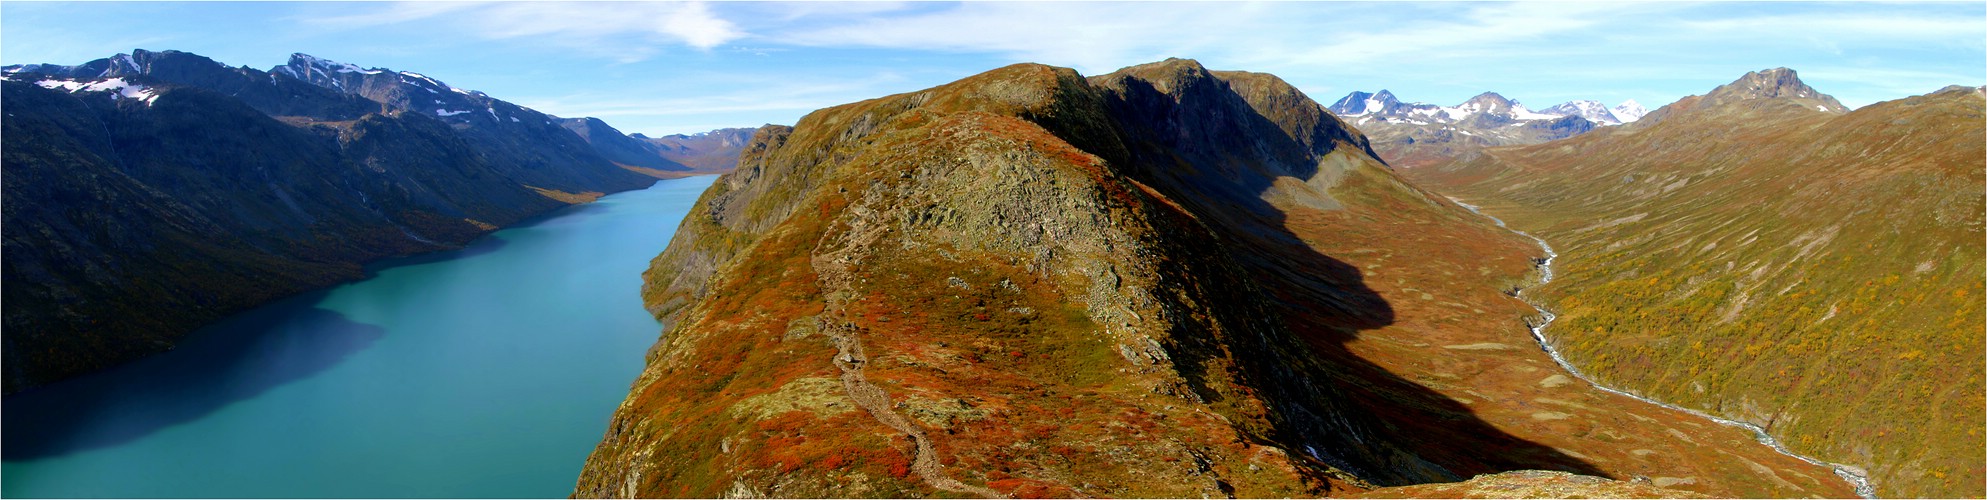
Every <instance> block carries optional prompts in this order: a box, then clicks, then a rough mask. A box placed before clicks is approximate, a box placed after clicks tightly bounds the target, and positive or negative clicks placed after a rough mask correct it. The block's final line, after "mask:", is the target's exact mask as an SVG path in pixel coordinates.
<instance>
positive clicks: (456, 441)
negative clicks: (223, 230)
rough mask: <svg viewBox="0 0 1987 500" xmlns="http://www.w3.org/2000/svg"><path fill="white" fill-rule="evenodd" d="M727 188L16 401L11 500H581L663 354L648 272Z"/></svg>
mask: <svg viewBox="0 0 1987 500" xmlns="http://www.w3.org/2000/svg"><path fill="white" fill-rule="evenodd" d="M712 179H713V178H712V177H692V178H686V179H675V180H666V181H661V182H658V183H656V185H655V186H654V187H651V188H649V189H647V190H642V191H632V192H626V193H619V194H615V195H611V196H607V197H604V198H601V199H600V200H599V201H596V202H594V203H591V204H586V205H580V206H574V207H569V208H566V209H562V210H561V211H558V212H555V213H553V214H550V215H548V216H545V217H542V218H539V219H535V220H533V221H531V222H527V223H525V224H522V225H519V226H517V227H513V228H509V229H504V230H502V231H497V232H495V233H492V234H490V235H488V236H485V237H484V238H482V239H479V240H477V241H475V242H472V243H470V244H469V246H468V247H466V248H464V249H462V250H458V251H450V252H441V253H435V254H428V255H422V256H416V257H409V258H402V259H395V260H390V261H385V262H381V263H379V264H377V265H375V266H373V267H372V269H373V271H374V272H375V273H376V275H375V276H374V277H372V278H370V279H367V280H364V281H360V282H355V283H350V284H346V285H341V286H338V287H336V288H332V289H329V290H324V291H320V292H315V293H311V294H307V295H304V296H299V297H294V298H291V299H287V300H284V301H281V302H277V303H274V304H270V305H268V306H265V307H262V308H259V309H255V310H252V311H248V312H245V313H242V314H240V315H237V316H234V317H231V318H229V319H227V320H225V321H222V322H220V323H217V324H214V325H211V326H209V327H207V328H205V329H202V330H200V331H199V332H196V333H194V334H193V335H192V336H190V337H188V338H187V339H186V340H185V341H183V342H182V343H181V344H180V346H179V348H178V349H176V350H174V351H172V352H168V353H165V354H161V355H158V356H153V357H150V358H146V359H143V360H140V361H138V362H136V363H132V364H129V365H125V366H122V367H119V368H116V369H113V370H110V371H106V372H102V373H97V374H93V375H89V376H85V377H82V378H78V379H73V380H68V381H65V382H62V383H58V384H55V385H51V386H47V387H43V388H40V389H37V390H33V391H28V392H24V393H21V394H17V395H14V396H9V397H7V398H6V399H5V400H4V401H0V413H4V414H0V425H4V433H0V438H4V444H3V445H0V454H4V462H0V496H5V497H8V498H22V497H153V498H159V497H166V498H171V497H218V498H227V497H347V498H364V497H396V498H398V497H565V496H566V495H567V494H569V493H571V492H572V487H573V482H574V480H575V479H576V478H577V477H578V475H579V471H580V466H581V465H582V464H583V463H584V462H585V460H586V456H587V454H588V453H590V452H592V451H593V447H594V445H595V444H596V443H598V442H599V440H600V437H601V434H602V432H604V431H605V430H606V428H607V421H608V418H609V417H610V416H611V415H612V413H613V411H614V408H615V407H616V406H617V405H619V404H620V403H621V400H622V399H623V398H624V397H626V396H627V390H628V384H629V383H630V382H632V381H634V379H635V376H636V375H638V374H639V373H640V372H641V369H642V356H643V353H644V352H645V351H646V350H647V349H648V348H649V346H650V345H651V344H653V343H654V342H655V340H656V338H657V335H658V333H659V332H658V330H657V325H656V322H655V321H654V320H653V319H651V318H650V317H649V315H648V313H647V312H646V311H644V310H643V309H642V304H641V297H640V295H639V293H640V287H641V280H642V278H641V273H642V271H643V270H644V269H647V268H648V262H649V259H652V258H654V257H655V256H656V254H658V253H660V252H661V251H662V249H663V247H664V246H666V245H667V244H668V242H669V238H670V236H671V234H672V233H674V232H675V230H676V225H677V223H679V222H681V221H682V220H683V216H684V214H686V213H687V212H688V211H689V209H690V206H691V205H692V204H694V203H695V202H696V199H697V196H698V195H699V194H701V193H702V192H703V190H704V188H705V187H707V186H709V185H710V183H711V181H712Z"/></svg>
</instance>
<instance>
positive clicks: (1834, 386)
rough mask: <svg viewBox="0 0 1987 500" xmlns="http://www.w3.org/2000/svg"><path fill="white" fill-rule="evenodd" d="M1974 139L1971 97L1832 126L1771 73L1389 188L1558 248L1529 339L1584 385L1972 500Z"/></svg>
mask: <svg viewBox="0 0 1987 500" xmlns="http://www.w3.org/2000/svg"><path fill="white" fill-rule="evenodd" d="M1983 127H1987V99H1983V91H1982V89H1981V88H1979V87H1959V86H1954V87H1947V88H1945V89H1941V90H1939V91H1937V92H1932V93H1929V94H1926V95H1921V96H1914V97H1908V98H1904V99H1898V100H1892V101H1885V102H1879V103H1875V104H1871V105H1869V106H1865V107H1862V108H1860V109H1857V110H1855V111H1850V110H1848V109H1847V108H1845V107H1843V106H1842V104H1841V103H1839V102H1836V100H1835V98H1833V97H1830V96H1828V95H1827V94H1823V93H1821V92H1818V91H1816V90H1815V89H1814V88H1812V87H1809V86H1808V85H1807V84H1806V83H1803V82H1802V81H1801V80H1800V78H1799V76H1798V75H1797V74H1796V73H1795V72H1794V71H1793V70H1790V69H1787V68H1774V69H1769V70H1762V71H1755V72H1751V73H1748V74H1746V75H1745V76H1743V77H1741V78H1739V79H1738V80H1736V81H1733V82H1731V83H1728V84H1725V85H1721V86H1718V87H1717V88H1715V89H1712V90H1711V91H1710V92H1708V93H1706V94H1704V95H1701V96H1689V97H1685V98H1683V99H1680V100H1678V101H1677V102H1676V103H1673V104H1670V105H1668V106H1664V107H1662V108H1660V109H1657V110H1656V111H1654V112H1651V113H1649V114H1648V115H1647V116H1645V117H1643V118H1642V120H1641V121H1638V122H1636V123H1632V124H1629V125H1625V126H1622V127H1610V128H1607V129H1602V130H1598V131H1595V132H1592V133H1589V134H1586V135H1582V136H1579V137H1574V138H1570V139H1566V140H1562V141H1556V142H1552V143H1549V144H1541V145H1536V146H1525V147H1511V148H1498V149H1496V150H1492V151H1487V152H1485V153H1483V154H1480V155H1475V156H1472V157H1465V158H1457V159H1456V160H1454V161H1451V162H1446V163H1438V164H1434V165H1429V166H1426V167H1424V168H1417V169H1413V170H1411V171H1407V172H1406V174H1407V175H1408V176H1409V177H1410V178H1412V179H1414V180H1415V181H1416V182H1417V183H1420V184H1423V185H1427V186H1430V187H1431V188H1433V189H1438V190H1441V191H1443V192H1445V193H1450V194H1453V195H1456V196H1458V197H1459V198H1463V199H1465V200H1468V201H1469V202H1471V203H1477V204H1480V205H1483V207H1484V209H1485V211H1487V212H1490V213H1494V214H1499V215H1500V216H1502V217H1504V218H1506V219H1507V220H1509V221H1510V223H1511V224H1512V225H1513V226H1514V227H1517V228H1520V229H1523V230H1526V231H1529V232H1532V233H1534V234H1537V235H1539V236H1540V237H1543V238H1545V239H1547V240H1549V241H1550V242H1551V244H1552V246H1553V247H1555V248H1557V249H1558V250H1559V252H1560V259H1558V260H1559V262H1560V264H1559V269H1558V271H1559V273H1558V274H1559V276H1560V279H1557V280H1554V281H1553V282H1552V283H1551V284H1550V285H1548V286H1546V287H1543V288H1542V289H1540V290H1538V293H1539V294H1540V296H1541V297H1545V299H1546V303H1547V304H1548V307H1550V308H1551V309H1553V310H1554V311H1555V312H1556V313H1557V314H1558V315H1559V319H1558V321H1557V322H1555V323H1553V325H1552V326H1551V327H1550V329H1548V330H1547V331H1546V333H1547V335H1548V336H1550V337H1551V338H1552V341H1553V343H1554V344H1555V345H1557V346H1558V348H1559V349H1560V350H1561V351H1563V352H1564V353H1565V355H1566V357H1567V358H1568V359H1570V360H1572V361H1573V362H1574V363H1575V364H1576V365H1578V366H1580V367H1582V368H1583V369H1584V370H1587V371H1588V373H1591V374H1593V375H1594V376H1595V377H1596V378H1598V379H1600V380H1602V381H1605V382H1607V383H1609V384H1615V385H1617V386H1618V387H1621V388H1624V389H1627V390H1631V391H1634V392H1638V393H1642V394H1647V395H1650V396H1653V397H1656V398H1658V399H1662V400H1665V401H1669V402H1673V403H1677V404H1680V405H1683V406H1687V407H1693V408H1697V409H1701V410H1703V411H1706V412H1709V413H1713V414H1718V415H1722V416H1725V417H1727V418H1732V419H1736V420H1742V421H1746V422H1751V423H1754V424H1757V425H1759V426H1760V427H1761V428H1763V429H1765V430H1766V431H1767V432H1769V433H1771V434H1772V435H1774V436H1777V437H1778V438H1779V439H1780V440H1781V441H1782V442H1783V443H1785V444H1786V445H1787V447H1789V448H1791V449H1793V450H1795V451H1796V452H1800V453H1804V454H1809V455H1811V456H1815V457H1818V458H1821V459H1823V460H1828V461H1832V462H1838V463H1847V464H1852V465H1855V466H1858V467H1861V468H1863V469H1865V470H1867V471H1868V474H1869V477H1870V479H1871V480H1872V482H1873V483H1874V484H1875V486H1876V493H1877V494H1878V495H1880V496H1882V497H1887V498H1889V497H1902V498H1914V497H1932V498H1977V497H1980V496H1982V495H1983V494H1987V490H1983V484H1984V483H1983V481H1987V477H1983V472H1982V468H1981V463H1982V462H1981V460H1982V457H1981V453H1980V450H1981V448H1980V443H1981V435H1980V432H1981V429H1982V427H1983V425H1987V415H1983V409H1987V402H1983V394H1982V387H1983V378H1987V374H1983V371H1987V366H1983V364H1982V363H1981V353H1982V351H1983V345H1982V343H1983V339H1987V329H1983V326H1982V325H1983V302H1982V300H1981V297H1982V295H1987V293H1984V292H1987V291H1983V286H1987V284H1983V282H1982V280H1981V276H1982V274H1983V272H1987V271H1983V265H1987V249H1983V246H1987V245H1983V241H1987V237H1983V225H1982V218H1983V207H1987V141H1983V140H1982V137H1983V134H1987V131H1983ZM1528 293H1529V292H1528Z"/></svg>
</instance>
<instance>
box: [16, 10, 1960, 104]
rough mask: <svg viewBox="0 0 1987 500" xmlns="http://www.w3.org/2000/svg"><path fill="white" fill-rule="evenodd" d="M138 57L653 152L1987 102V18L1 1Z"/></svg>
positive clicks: (47, 42)
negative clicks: (1173, 103)
mask: <svg viewBox="0 0 1987 500" xmlns="http://www.w3.org/2000/svg"><path fill="white" fill-rule="evenodd" d="M217 26H226V27H227V29H215V28H216V27H217ZM134 48H143V49H147V50H169V49H170V50H182V51H187V52H192V53H196V54H200V55H203V56H207V57H211V58H213V59H215V60H217V61H220V62H222V63H224V64H229V65H235V66H244V65H245V66H249V67H253V68H257V69H268V68H271V67H274V66H278V65H281V64H283V63H284V62H285V61H286V60H287V59H288V56H289V54H290V53H292V52H302V53H307V54H311V55H315V56H318V57H323V58H326V59H332V60H337V61H342V62H347V63H352V64H356V65H359V66H362V67H368V68H371V67H384V68H391V69H395V70H402V71H416V72H420V73H423V74H427V75H429V76H432V77H435V78H437V79H440V80H442V81H445V82H448V83H449V84H451V85H454V86H457V87H461V88H465V89H475V90H481V91H484V92H487V93H489V94H490V95H492V96H495V97H497V98H500V99H505V100H509V101H512V102H515V103H518V104H521V105H525V106H529V107H532V108H534V109H538V110H540V111H544V112H546V113H551V114H554V115H559V116H567V117H581V116H594V117H599V118H602V119H604V120H607V122H608V123H610V124H612V125H614V126H615V127H616V128H619V129H621V130H623V131H625V132H642V133H646V134H649V135H663V134H671V133H695V132H700V131H705V130H710V129H715V128H721V127H741V126H744V127H750V126H757V125H760V124H764V123H782V124H792V123H793V122H794V121H796V120H798V119H799V118H800V116H802V115H803V114H805V113H807V112H809V111H812V110H815V109H819V108H822V107H827V106H833V105H837V104H843V103H847V102H853V101H857V100H862V99H868V98H874V97H879V96H882V95H887V94H892V93H899V92H908V91H914V90H918V89H922V88H926V87H931V86H934V85H939V84H943V83H946V82H950V81H953V80H956V79H959V78H963V77H965V76H969V75H972V74H975V73H979V72H983V71H986V70H989V69H993V68H996V67H999V66H1004V65H1007V64H1012V63H1017V62H1039V63H1044V64H1051V65H1057V66H1068V67H1072V68H1076V69H1077V70H1078V71H1080V72H1082V73H1084V74H1086V75H1095V74H1102V73H1107V72H1110V71H1113V70H1116V69H1118V68H1121V67H1124V66H1130V65H1134V64H1140V63H1145V62H1151V61H1156V60H1161V59H1165V58H1167V57H1185V58H1194V59H1198V60H1200V61H1201V62H1202V63H1203V64H1205V65H1207V66H1208V67H1210V68H1213V69H1223V70H1246V71H1258V72H1267V73H1273V74H1276V75H1278V76H1281V77H1283V78H1284V79H1285V80H1287V81H1289V82H1290V83H1292V84H1293V85H1296V86H1297V87H1298V88H1300V89H1302V90H1303V91H1304V92H1305V93H1306V94H1308V95H1310V96H1311V97H1312V98H1313V99H1315V100H1318V101H1320V102H1323V103H1326V104H1329V103H1330V102H1331V101H1334V100H1336V99H1338V98H1339V97H1341V96H1343V95H1345V94H1346V93H1348V92H1351V91H1355V90H1360V91H1367V92H1375V91H1379V90H1382V89H1386V90H1391V91H1393V92H1394V93H1395V94H1396V95H1398V96H1400V98H1401V99H1402V100H1404V101H1418V102H1427V103H1432V104H1440V105H1454V104H1456V103H1460V102H1463V100H1465V99H1468V98H1469V97H1471V96H1474V95H1476V94H1478V93H1481V92H1485V91H1494V92H1498V93H1500V94H1502V95H1504V96H1506V97H1509V98H1511V99H1514V100H1518V101H1520V102H1523V103H1524V104H1526V105H1527V106H1528V107H1531V108H1533V109H1541V108H1545V107H1548V106H1551V105H1554V104H1558V103H1561V102H1565V101H1569V100H1574V99H1592V100H1598V101H1601V102H1603V103H1605V104H1607V105H1609V106H1613V105H1614V104H1617V103H1619V102H1621V101H1623V100H1627V99H1634V100H1637V101H1639V102H1641V103H1643V104H1644V105H1646V106H1648V107H1649V108H1651V109H1654V108H1655V107H1657V106H1659V105H1662V104H1666V103H1669V102H1672V101H1675V100H1676V99H1678V98H1681V97H1683V96H1685V95H1692V94H1702V93H1704V92H1706V91H1709V90H1710V89H1711V88H1712V87H1715V86H1717V85H1720V84H1724V83H1727V82H1730V81H1731V80H1733V79H1736V78H1738V77H1739V76H1740V75H1743V74H1745V72H1747V71H1754V70H1759V69H1765V68H1772V67H1780V66H1785V67H1790V68H1793V69H1795V70H1797V71H1799V72H1800V74H1801V77H1802V79H1804V80H1805V81H1807V83H1808V84H1809V85H1811V86H1814V87H1815V88H1816V89H1817V90H1820V91H1822V92H1825V93H1828V94H1831V95H1834V96H1836V97H1837V98H1838V99H1840V100H1841V101H1842V102H1843V103H1844V104H1846V105H1849V106H1851V107H1860V106H1864V105H1868V104H1870V103H1873V102H1877V101H1883V100H1891V99H1898V98H1903V97H1907V96H1911V95H1917V94H1924V93H1928V92H1932V91H1935V90H1937V89H1939V88H1941V87H1944V86H1946V85H1952V84H1960V85H1981V84H1983V83H1987V4H1983V3H1981V2H1933V3H1858V2H1849V3H1802V2H1764V3H1724V2H1710V3H1678V2H1661V3H1630V2H1591V3H1556V2H1555V3H1546V2H1519V3H1476V2H1438V3H1414V2H1268V3H1205V2H1157V3H1145V2H972V3H926V2H910V3H886V2H864V3H831V2H803V3H775V2H710V3H704V2H690V3H683V2H665V3H583V2H557V3H526V2H494V3H473V2H396V3H385V2H362V3H329V2H298V3H291V2H270V3H237V2H190V3H175V2H135V3H126V2H75V3H71V2H20V1H8V2H4V3H0V64H28V63H56V64H80V63H83V62H87V61H89V60H92V59H98V58H103V57H109V56H111V55H114V54H117V53H128V52H130V51H131V50H132V49H134Z"/></svg>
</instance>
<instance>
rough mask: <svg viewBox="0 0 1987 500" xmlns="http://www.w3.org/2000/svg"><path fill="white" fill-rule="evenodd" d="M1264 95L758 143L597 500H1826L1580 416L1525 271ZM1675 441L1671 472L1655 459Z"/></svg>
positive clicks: (937, 111)
mask: <svg viewBox="0 0 1987 500" xmlns="http://www.w3.org/2000/svg"><path fill="white" fill-rule="evenodd" d="M1366 143H1367V141H1366V139H1365V137H1364V136H1362V135H1360V134H1359V133H1358V132H1357V131H1356V130H1354V129H1352V128H1351V127H1349V126H1347V125H1345V124H1344V123H1343V122H1342V121H1340V120H1339V119H1337V118H1336V117H1334V116H1332V115H1330V114H1329V113H1327V112H1325V110H1324V109H1323V107H1322V106H1319V105H1318V104H1317V103H1316V102H1313V101H1311V100H1310V99H1309V98H1308V97H1306V96H1304V95H1303V93H1302V92H1299V91H1297V90H1296V89H1295V88H1293V87H1290V86H1289V85H1288V84H1287V83H1285V82H1283V81H1282V80H1281V79H1278V78H1276V77H1274V76H1271V75H1265V74H1257V73H1243V72H1222V71H1208V70H1206V69H1205V68H1202V67H1201V66H1200V65H1199V64H1198V63H1194V62H1192V61H1185V60H1167V61H1164V62H1159V63H1153V64H1147V65H1140V66H1134V67H1130V68H1125V69H1123V70H1121V71H1118V72H1115V73H1111V74H1106V75H1099V76H1094V77H1088V78H1085V77H1082V76H1080V75H1078V74H1076V73H1075V72H1074V71H1071V70H1068V69H1063V68H1052V67H1047V66H1040V65H1028V64H1023V65H1015V66H1010V67H1006V68H1001V69H997V70H993V71H989V72H987V73H983V74H980V75H976V76H973V77H970V78H967V79H964V80H961V81H958V82H954V83H951V84H947V85H943V86H939V87H934V88H931V89H926V90H923V91H919V92H913V93H906V94H899V95H893V96H886V97H882V98H878V99H873V100H869V101H863V102H858V103H852V104H848V105H843V106H837V107H833V108H828V109H824V110H820V111H817V112H815V113H812V114H810V115H808V116H807V117H806V118H803V119H802V120H801V121H800V122H799V123H797V124H796V125H795V126H793V127H791V128H789V127H766V128H762V129H760V130H759V132H758V133H757V134H756V135H755V136H754V138H753V140H752V141H751V143H750V144H748V145H747V146H746V148H745V150H744V152H743V154H742V156H741V161H740V163H739V168H738V169H737V170H735V171H733V172H732V173H730V174H727V175H726V176H724V177H721V178H719V179H718V180H717V181H716V183H715V184H714V185H713V186H712V188H711V189H710V190H709V191H707V192H706V193H705V194H704V196H703V197H702V199H700V200H699V202H698V205H697V208H696V209H695V210H693V212H692V215H691V216H690V217H688V218H686V219H685V220H684V221H683V222H682V226H681V229H679V231H678V232H677V233H676V236H675V237H674V239H673V241H672V242H671V244H670V247H669V248H668V250H666V251H664V252H663V254H662V255H661V256H659V257H658V258H657V259H656V260H655V261H653V262H652V265H651V268H650V270H649V272H648V273H647V275H646V276H645V278H646V280H645V281H646V287H645V289H644V299H645V302H646V303H647V304H648V305H649V307H650V308H651V310H652V311H654V312H655V313H656V315H657V317H658V318H659V319H661V320H662V321H663V322H664V323H665V324H666V325H667V326H665V329H664V332H663V338H662V339H661V340H660V341H659V342H658V343H657V344H656V346H655V347H654V348H653V349H652V350H651V351H650V353H649V360H648V361H649V364H648V367H647V369H646V370H645V372H644V373H643V375H642V376H641V377H640V378H639V379H638V380H636V381H635V383H634V385H633V387H632V388H631V391H630V395H629V398H628V399H627V401H626V402H625V403H624V404H623V406H622V407H621V408H620V409H619V410H618V411H617V412H616V414H615V415H614V417H613V420H612V424H611V425H610V430H609V431H608V432H607V434H606V436H604V439H603V440H602V442H601V445H600V447H599V448H597V449H596V450H595V452H594V454H593V455H592V456H591V457H590V458H589V460H588V463H587V465H586V468H585V469H584V471H583V472H582V473H581V476H580V478H579V481H578V484H577V486H576V488H575V495H576V496H580V497H598V496H693V497H712V496H720V495H741V496H742V495H767V496H799V497H806V496H833V497H841V496H863V497H909V496H933V495H994V494H999V495H1011V496H1044V495H1046V496H1134V497H1193V496H1211V497H1214V496H1228V495H1233V496H1238V497H1267V496H1299V495H1302V496H1319V495H1343V494H1351V493H1358V492H1361V491H1364V490H1367V489H1369V488H1371V487H1375V486H1392V485H1406V484H1421V483H1443V482H1456V481H1462V480H1466V479H1469V478H1471V477H1473V476H1475V475H1478V474H1484V473H1496V472H1504V471H1515V470H1527V469H1552V470H1564V471H1570V472H1578V473H1581V474H1586V475H1604V476H1608V477H1612V478H1617V479H1622V480H1632V479H1634V478H1635V477H1637V476H1644V477H1648V478H1650V479H1651V481H1652V482H1653V483H1656V484H1659V485H1664V486H1669V487H1674V488H1676V489H1681V490H1689V491H1697V492H1704V493H1706V494H1709V495H1713V496H1753V497H1765V496H1794V497H1802V496H1811V495H1813V496H1843V495H1848V494H1849V491H1848V489H1847V487H1846V485H1845V484H1843V483H1842V482H1841V481H1840V480H1838V479H1837V478H1835V477H1834V476H1833V475H1832V474H1831V473H1830V472H1829V471H1828V470H1827V469H1824V468H1819V467H1814V466H1812V465H1809V464H1806V463H1804V462H1800V461H1799V460H1796V459H1794V458H1791V457H1786V456H1783V455H1779V454H1777V453H1775V452H1773V451H1772V450H1770V449H1768V448H1766V447H1763V446H1760V445H1758V444H1757V443H1754V442H1753V441H1752V440H1751V438H1750V436H1749V435H1747V434H1746V433H1744V432H1741V431H1738V430H1735V429H1731V428H1726V427H1722V426H1719V425H1717V424H1715V423H1712V422H1708V421H1705V420H1703V419H1701V418H1697V417H1694V416H1690V415H1688V414H1685V413H1682V412H1676V411H1671V410H1666V409H1661V408H1658V407H1655V406H1651V405H1647V404H1644V403H1640V402H1637V401H1634V400H1631V399H1629V398H1626V397H1622V396H1616V395H1611V394H1608V393H1605V392H1601V391H1598V390H1594V389H1592V388H1590V387H1587V386H1585V385H1583V384H1579V383H1577V382H1575V381H1573V380H1572V379H1570V378H1569V377H1568V376H1566V375H1564V374H1561V373H1559V372H1557V367H1556V365H1555V364H1554V362H1553V361H1552V360H1551V359H1549V358H1548V357H1547V356H1546V355H1545V354H1544V353H1543V352H1541V351H1539V350H1538V349H1536V348H1528V347H1526V346H1527V345H1528V343H1529V342H1531V340H1530V336H1529V333H1528V332H1527V331H1526V330H1525V329H1524V328H1523V326H1522V323H1521V322H1520V318H1521V317H1522V316H1524V315H1525V314H1527V313H1530V312H1532V310H1531V309H1530V308H1529V307H1528V306H1526V305H1525V304H1524V303H1523V302H1520V301H1518V300H1515V299H1513V298H1511V297H1509V296H1507V295H1505V294H1504V291H1505V290H1508V289H1509V288H1511V287H1513V286H1517V285H1519V284H1521V283H1523V282H1525V281H1526V274H1527V273H1528V272H1530V271H1531V262H1530V260H1529V259H1530V255H1529V252H1531V251H1533V250H1535V249H1536V246H1533V244H1532V243H1531V242H1530V241H1529V240H1527V239H1524V238H1521V237H1518V236H1516V235H1514V234H1511V233H1510V232H1508V231H1505V230H1502V229H1499V228H1496V227H1495V226H1493V225H1491V224H1490V223H1489V221H1488V220H1487V219H1484V218H1482V217H1479V216H1477V215H1475V214H1471V213H1469V212H1468V211H1466V210H1463V209H1462V208H1460V207H1458V206H1456V205H1454V204H1451V203H1449V202H1447V201H1446V200H1444V199H1443V198H1441V197H1440V196H1437V195H1434V194H1431V193H1428V192H1426V191H1424V190H1422V189H1420V188H1417V187H1415V186H1413V185H1411V184H1409V183H1407V182H1405V181H1404V180H1402V179H1401V178H1400V177H1398V176H1397V174H1395V172H1394V171H1392V170H1391V169H1389V168H1387V167H1386V166H1385V165H1384V164H1382V163H1380V162H1379V161H1377V160H1376V159H1374V158H1373V157H1372V153H1371V150H1370V148H1368V147H1367V145H1366ZM1679 435H1682V436H1689V437H1690V438H1689V439H1678V438H1676V437H1674V436H1679Z"/></svg>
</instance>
